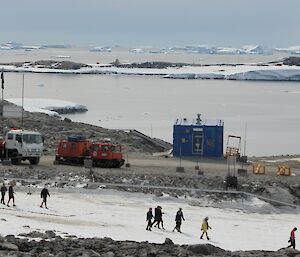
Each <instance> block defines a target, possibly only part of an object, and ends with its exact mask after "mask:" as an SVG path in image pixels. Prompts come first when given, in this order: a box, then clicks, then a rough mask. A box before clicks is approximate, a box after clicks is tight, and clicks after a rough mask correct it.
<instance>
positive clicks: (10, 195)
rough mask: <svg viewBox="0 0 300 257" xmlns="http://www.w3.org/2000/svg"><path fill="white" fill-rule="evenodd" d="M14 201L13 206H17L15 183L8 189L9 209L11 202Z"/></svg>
mask: <svg viewBox="0 0 300 257" xmlns="http://www.w3.org/2000/svg"><path fill="white" fill-rule="evenodd" d="M11 199H12V201H13V206H16V205H15V192H14V183H11V184H10V186H9V188H8V202H7V206H8V207H9V202H10V200H11Z"/></svg>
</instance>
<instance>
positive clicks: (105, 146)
mask: <svg viewBox="0 0 300 257" xmlns="http://www.w3.org/2000/svg"><path fill="white" fill-rule="evenodd" d="M87 159H91V160H92V161H93V166H96V167H102V168H120V167H121V166H122V165H123V164H124V162H125V160H124V158H123V153H122V147H121V145H119V144H117V143H111V142H94V141H91V140H88V139H85V138H83V137H82V136H77V135H75V136H69V137H68V138H67V139H66V140H65V139H63V140H60V142H59V144H58V147H57V150H56V157H55V163H57V164H71V165H72V164H73V165H83V164H84V160H87Z"/></svg>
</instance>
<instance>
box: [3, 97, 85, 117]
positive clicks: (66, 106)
mask: <svg viewBox="0 0 300 257" xmlns="http://www.w3.org/2000/svg"><path fill="white" fill-rule="evenodd" d="M7 101H9V102H11V103H14V104H16V105H19V106H22V98H9V99H7ZM24 110H25V111H29V112H39V113H46V114H48V115H51V116H59V113H62V112H64V110H65V111H66V112H68V111H69V110H73V111H74V112H76V111H78V112H80V111H82V110H87V108H86V106H84V105H80V104H77V103H72V102H68V101H64V100H57V99H48V98H25V99H24Z"/></svg>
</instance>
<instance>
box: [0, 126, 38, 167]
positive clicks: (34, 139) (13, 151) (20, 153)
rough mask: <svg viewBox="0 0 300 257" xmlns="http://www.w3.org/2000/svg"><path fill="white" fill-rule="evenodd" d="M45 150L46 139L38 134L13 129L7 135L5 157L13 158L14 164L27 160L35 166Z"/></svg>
mask: <svg viewBox="0 0 300 257" xmlns="http://www.w3.org/2000/svg"><path fill="white" fill-rule="evenodd" d="M43 148H44V138H43V136H42V135H41V134H40V133H38V132H35V131H27V130H20V129H12V130H9V131H8V132H7V133H6V135H5V152H6V153H5V155H6V157H7V155H8V157H9V158H11V161H12V163H13V164H19V163H20V162H21V161H25V160H29V162H30V164H33V165H36V164H38V163H39V161H40V157H41V155H42V152H43Z"/></svg>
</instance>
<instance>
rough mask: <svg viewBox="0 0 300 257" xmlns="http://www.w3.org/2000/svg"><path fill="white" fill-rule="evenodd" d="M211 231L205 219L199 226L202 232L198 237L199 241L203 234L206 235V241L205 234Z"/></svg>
mask: <svg viewBox="0 0 300 257" xmlns="http://www.w3.org/2000/svg"><path fill="white" fill-rule="evenodd" d="M209 229H211V227H210V226H209V225H208V217H206V218H205V219H204V220H203V222H202V226H201V230H202V235H201V236H200V239H203V236H204V234H205V235H206V238H207V240H209V237H208V234H207V230H209Z"/></svg>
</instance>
